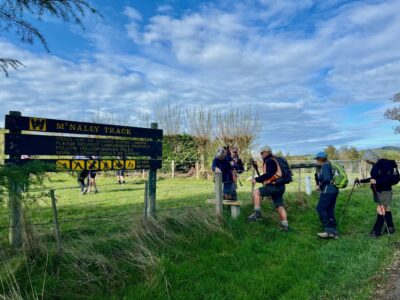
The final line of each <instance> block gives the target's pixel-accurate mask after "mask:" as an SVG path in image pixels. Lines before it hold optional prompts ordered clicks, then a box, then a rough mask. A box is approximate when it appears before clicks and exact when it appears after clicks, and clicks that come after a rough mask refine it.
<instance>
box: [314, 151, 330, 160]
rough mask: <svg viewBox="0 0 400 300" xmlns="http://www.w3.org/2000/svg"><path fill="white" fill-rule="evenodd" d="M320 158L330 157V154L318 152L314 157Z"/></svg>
mask: <svg viewBox="0 0 400 300" xmlns="http://www.w3.org/2000/svg"><path fill="white" fill-rule="evenodd" d="M318 158H328V155H327V154H326V153H325V152H323V151H321V152H318V153H317V154H316V155H315V157H314V159H318Z"/></svg>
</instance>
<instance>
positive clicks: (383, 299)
mask: <svg viewBox="0 0 400 300" xmlns="http://www.w3.org/2000/svg"><path fill="white" fill-rule="evenodd" d="M372 279H373V280H376V281H377V282H379V283H378V284H377V285H376V288H375V293H374V296H373V297H372V299H379V300H398V299H400V250H398V251H396V252H395V253H394V262H393V263H392V264H391V265H390V266H389V267H386V268H385V269H384V271H383V272H382V274H380V275H377V276H375V277H374V278H372Z"/></svg>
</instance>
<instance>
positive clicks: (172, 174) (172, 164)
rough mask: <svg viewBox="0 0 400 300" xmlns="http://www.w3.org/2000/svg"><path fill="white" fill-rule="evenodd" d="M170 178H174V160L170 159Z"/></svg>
mask: <svg viewBox="0 0 400 300" xmlns="http://www.w3.org/2000/svg"><path fill="white" fill-rule="evenodd" d="M171 178H175V161H174V160H173V161H171Z"/></svg>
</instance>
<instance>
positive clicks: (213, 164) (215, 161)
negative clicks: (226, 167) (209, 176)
mask: <svg viewBox="0 0 400 300" xmlns="http://www.w3.org/2000/svg"><path fill="white" fill-rule="evenodd" d="M216 167H217V160H216V159H215V158H214V160H213V162H212V165H211V170H212V171H213V172H215V168H216Z"/></svg>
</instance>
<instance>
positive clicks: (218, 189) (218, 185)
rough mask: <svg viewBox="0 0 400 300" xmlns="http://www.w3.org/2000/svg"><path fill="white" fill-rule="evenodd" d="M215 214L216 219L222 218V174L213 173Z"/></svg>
mask: <svg viewBox="0 0 400 300" xmlns="http://www.w3.org/2000/svg"><path fill="white" fill-rule="evenodd" d="M214 178H215V180H214V181H215V214H216V215H217V216H218V217H222V212H223V209H222V199H223V194H222V174H221V173H215V177H214Z"/></svg>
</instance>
